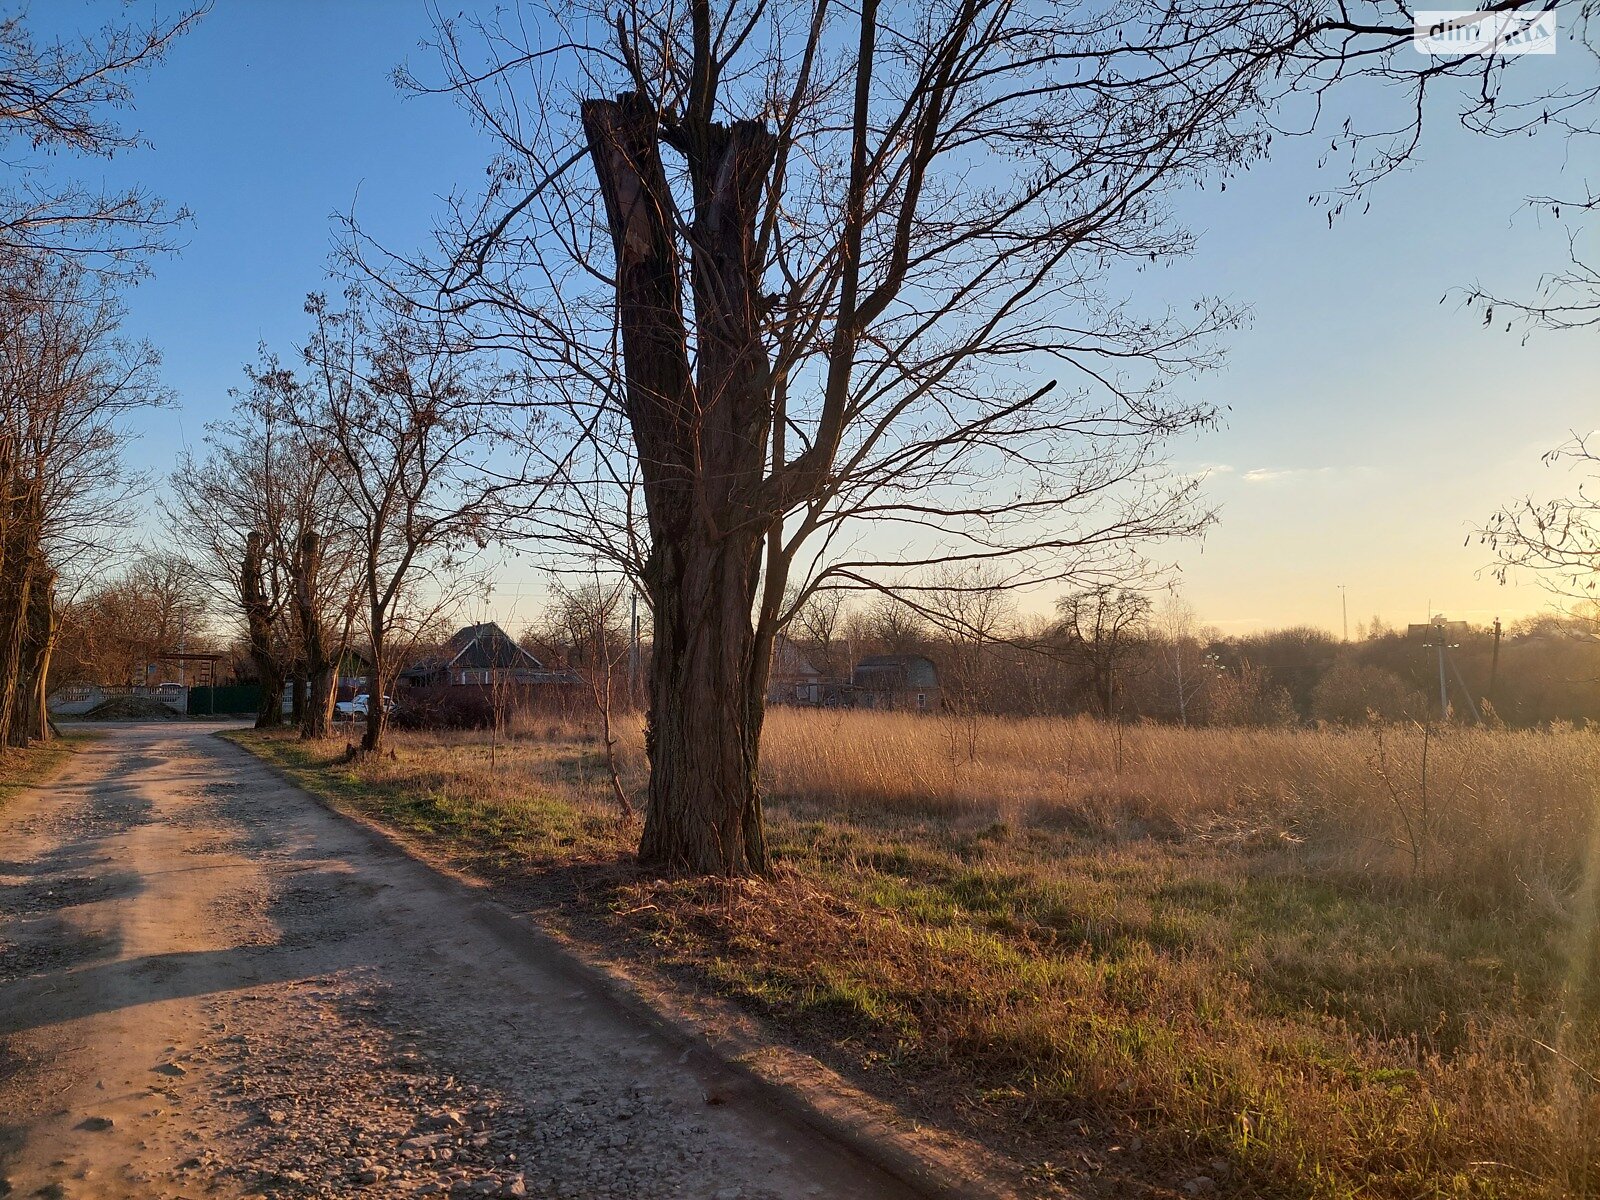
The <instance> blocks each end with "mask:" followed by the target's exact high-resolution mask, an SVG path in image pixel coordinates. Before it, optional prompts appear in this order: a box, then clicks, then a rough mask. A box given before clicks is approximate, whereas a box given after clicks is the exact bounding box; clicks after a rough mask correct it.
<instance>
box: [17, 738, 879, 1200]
mask: <svg viewBox="0 0 1600 1200" xmlns="http://www.w3.org/2000/svg"><path fill="white" fill-rule="evenodd" d="M103 733H104V736H103V737H102V738H101V739H99V740H98V741H96V742H95V743H93V744H92V745H91V746H90V747H89V748H87V749H85V750H84V751H82V752H81V753H79V754H78V755H77V756H76V758H75V759H74V760H73V761H72V763H71V764H70V765H69V766H68V768H67V770H66V772H65V773H64V774H63V775H62V776H60V777H59V778H58V779H57V780H56V782H54V783H53V784H52V785H50V786H49V787H46V788H44V789H40V790H38V791H36V792H34V793H31V794H29V795H26V796H24V797H21V798H19V799H18V800H17V801H15V802H14V803H13V804H12V805H11V807H10V808H9V810H8V811H6V812H5V813H3V814H0V1196H4V1195H11V1196H16V1197H23V1196H29V1197H31V1196H35V1195H41V1196H54V1197H107V1198H110V1197H117V1198H119V1200H120V1198H123V1197H126V1198H129V1200H137V1198H146V1197H182V1196H193V1197H199V1196H240V1195H244V1196H249V1195H255V1196H262V1197H279V1196H283V1197H288V1196H345V1195H366V1196H372V1195H379V1196H408V1195H439V1194H451V1193H454V1194H466V1195H485V1196H521V1195H528V1196H561V1197H612V1196H614V1197H655V1196H663V1197H665V1196H685V1197H697V1198H699V1197H705V1198H710V1197H722V1198H726V1200H735V1198H742V1200H759V1198H769V1197H771V1198H776V1197H801V1196H898V1195H901V1193H900V1192H899V1191H898V1190H897V1189H895V1188H893V1187H892V1185H890V1184H889V1183H888V1182H887V1181H886V1180H884V1179H882V1178H880V1177H877V1176H876V1175H873V1174H872V1173H871V1172H870V1171H869V1170H868V1169H867V1168H865V1167H863V1166H861V1165H860V1164H859V1163H858V1162H856V1161H855V1160H853V1159H850V1158H848V1157H846V1156H845V1155H844V1154H843V1153H842V1152H839V1151H837V1150H835V1149H834V1148H833V1147H832V1146H830V1145H829V1144H828V1143H825V1142H823V1141H821V1140H818V1139H817V1138H815V1137H813V1136H812V1135H810V1134H808V1133H806V1132H803V1131H801V1130H800V1129H799V1128H797V1127H795V1126H794V1125H792V1124H791V1123H789V1122H788V1121H786V1120H785V1119H784V1118H783V1117H781V1116H779V1115H777V1114H774V1113H771V1112H769V1111H767V1110H765V1109H763V1108H761V1107H760V1106H759V1105H758V1104H757V1103H756V1102H755V1101H754V1100H751V1099H748V1098H743V1097H741V1096H740V1094H739V1093H738V1092H736V1091H735V1092H732V1093H728V1096H729V1098H728V1099H727V1100H726V1101H725V1102H724V1101H723V1095H724V1093H722V1092H721V1091H719V1090H718V1084H717V1083H716V1081H715V1080H709V1079H707V1078H704V1077H702V1076H700V1075H698V1074H697V1073H696V1072H695V1070H694V1068H693V1067H692V1066H691V1065H690V1064H689V1063H688V1062H687V1056H686V1055H684V1054H683V1053H682V1052H681V1051H680V1050H679V1049H678V1048H676V1047H675V1046H674V1045H672V1044H671V1043H670V1042H668V1041H667V1040H666V1039H665V1038H663V1037H662V1036H661V1035H660V1034H658V1033H656V1032H654V1031H653V1030H651V1029H650V1028H647V1027H643V1026H641V1025H640V1024H638V1023H637V1022H635V1021H632V1020H630V1018H629V1017H628V1016H626V1015H625V1014H623V1013H622V1012H621V1011H620V1010H618V1009H617V1008H616V1007H614V1006H613V1005H611V1004H610V1003H608V1002H607V1001H605V1000H604V999H603V998H602V997H601V996H599V995H597V994H593V993H591V992H589V991H588V990H586V989H585V988H583V987H582V986H581V985H579V984H575V983H574V982H573V979H572V977H571V976H570V975H569V974H567V973H565V972H564V971H562V970H561V969H560V968H559V967H558V966H557V965H556V964H553V963H550V962H548V961H541V959H540V954H539V951H538V948H537V943H536V942H535V941H533V940H532V939H526V940H524V939H516V938H513V937H512V936H511V935H509V934H504V933H502V932H499V931H496V930H493V929H491V928H489V927H488V925H486V924H484V923H483V922H481V921H480V920H479V919H477V918H475V917H474V916H473V915H472V913H471V910H470V906H469V907H467V909H466V910H465V911H464V908H463V905H462V902H461V899H460V896H459V894H458V893H457V892H456V891H455V890H454V889H452V888H451V887H450V886H448V885H447V884H446V883H445V882H444V881H442V880H440V879H439V878H438V877H437V876H435V875H434V874H433V873H432V872H431V871H429V870H428V869H427V868H426V867H423V866H422V865H420V864H417V863H414V862H412V861H410V860H406V859H403V858H401V857H399V856H395V855H391V854H386V853H383V852H382V851H381V850H380V849H378V848H377V847H375V846H373V844H372V843H371V841H370V840H369V839H368V838H367V837H366V836H365V835H364V834H363V833H362V832H361V831H359V830H357V829H355V828H354V827H351V826H349V825H347V824H346V823H344V822H343V821H341V820H340V819H339V818H337V817H335V816H333V815H332V814H329V813H328V812H326V811H325V810H323V809H321V808H320V807H318V806H317V805H316V804H315V802H313V801H312V800H311V799H310V798H309V797H307V796H306V795H305V794H304V793H302V792H300V791H298V790H297V789H295V788H293V787H291V786H289V785H288V784H286V783H284V782H282V781H280V780H279V779H278V777H277V776H275V775H273V774H272V773H271V772H270V771H268V770H267V769H266V768H265V767H263V766H262V765H261V764H259V763H257V762H256V761H255V760H254V759H253V758H251V757H250V756H249V755H248V754H246V753H245V752H244V751H242V750H239V749H238V748H237V747H234V746H232V745H230V744H228V743H227V742H224V741H221V740H220V739H217V738H215V737H212V736H211V735H210V733H211V731H210V730H209V729H206V728H199V727H190V726H186V725H180V724H161V725H136V726H122V727H107V728H106V729H105V730H104V731H103Z"/></svg>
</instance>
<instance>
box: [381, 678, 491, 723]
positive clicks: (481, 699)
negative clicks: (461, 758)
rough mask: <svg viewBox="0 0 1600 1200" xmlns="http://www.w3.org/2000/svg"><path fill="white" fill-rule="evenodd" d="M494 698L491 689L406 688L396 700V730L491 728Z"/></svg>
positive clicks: (391, 719) (393, 715) (392, 715)
mask: <svg viewBox="0 0 1600 1200" xmlns="http://www.w3.org/2000/svg"><path fill="white" fill-rule="evenodd" d="M494 701H495V697H494V693H493V692H491V691H490V690H489V689H488V688H478V687H428V688H406V689H405V690H403V691H401V692H400V694H399V695H397V696H396V697H395V704H394V712H392V713H390V714H389V723H390V724H391V725H393V726H394V727H395V728H396V729H491V728H493V727H494V723H495V720H494V718H495V704H494Z"/></svg>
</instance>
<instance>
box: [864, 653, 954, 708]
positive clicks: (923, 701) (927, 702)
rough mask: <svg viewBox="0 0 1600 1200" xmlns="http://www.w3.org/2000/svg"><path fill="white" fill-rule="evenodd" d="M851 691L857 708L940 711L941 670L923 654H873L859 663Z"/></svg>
mask: <svg viewBox="0 0 1600 1200" xmlns="http://www.w3.org/2000/svg"><path fill="white" fill-rule="evenodd" d="M850 691H851V698H852V700H853V701H854V704H855V706H856V707H857V708H879V709H888V710H891V711H900V712H937V711H938V709H939V669H938V668H937V667H935V666H934V665H933V660H932V659H931V658H924V657H923V656H922V655H920V654H873V655H869V656H868V657H866V658H863V659H862V660H861V661H860V662H858V663H856V665H855V669H854V670H853V671H852V672H851V675H850Z"/></svg>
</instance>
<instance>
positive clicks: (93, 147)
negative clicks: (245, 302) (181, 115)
mask: <svg viewBox="0 0 1600 1200" xmlns="http://www.w3.org/2000/svg"><path fill="white" fill-rule="evenodd" d="M205 7H206V6H196V7H191V8H188V9H186V10H183V11H180V12H179V14H178V15H177V16H176V17H173V18H170V19H166V20H161V19H152V20H151V21H150V22H149V23H148V24H144V25H134V24H126V25H116V24H113V25H108V26H107V27H106V28H104V29H103V30H101V31H100V33H99V35H98V36H96V37H93V38H82V39H78V40H66V39H57V40H53V41H40V40H39V39H38V38H36V37H35V36H34V34H33V32H32V31H31V30H30V29H29V28H28V22H27V19H26V16H25V15H22V14H16V13H13V14H10V15H7V16H5V17H3V18H0V145H4V146H5V150H6V153H5V160H6V164H7V168H8V171H7V174H8V176H9V178H8V179H7V180H6V181H5V183H4V185H3V186H0V250H3V251H5V252H7V253H17V252H23V253H28V254H34V255H38V254H45V255H49V256H59V255H67V256H70V257H72V258H74V259H76V260H78V261H79V262H80V263H81V264H83V265H85V266H88V267H91V268H93V269H95V270H98V271H102V272H112V273H122V272H128V271H131V272H134V273H137V272H139V271H141V270H142V269H143V267H144V264H145V261H146V260H147V259H148V256H149V255H150V254H151V253H152V252H155V251H159V250H165V249H168V248H170V247H171V244H172V235H173V232H174V226H176V225H177V224H178V223H180V222H181V221H183V220H184V219H185V218H186V217H187V215H188V214H187V213H186V212H185V211H182V210H180V211H177V212H171V211H168V210H167V209H166V208H164V207H163V205H162V204H161V202H160V201H158V200H156V199H155V198H154V197H152V196H151V195H150V194H149V193H147V192H145V191H143V190H142V189H138V188H134V189H130V190H128V191H124V192H102V191H97V190H95V189H93V188H92V187H89V186H87V185H84V184H80V183H71V182H68V183H61V182H59V181H56V180H53V179H51V178H50V177H49V176H48V174H47V171H46V165H47V163H48V162H49V161H50V157H51V156H52V155H55V154H57V153H58V152H60V151H63V150H65V151H70V152H74V153H77V154H80V155H89V156H96V157H105V158H109V157H110V156H111V155H113V154H115V153H117V152H118V151H122V150H127V149H130V148H132V147H134V146H137V145H139V144H140V138H139V135H138V134H137V133H136V132H133V131H130V130H127V129H124V128H122V127H121V126H120V125H119V124H117V122H116V121H115V120H114V119H112V115H113V114H114V113H116V112H117V111H118V110H120V109H124V108H127V107H128V106H129V105H130V104H131V103H132V100H133V82H134V80H135V79H136V78H137V76H138V75H139V74H140V73H141V72H143V71H145V70H147V69H149V68H150V67H151V66H153V65H155V64H156V63H157V62H159V61H160V59H161V58H162V57H163V56H164V55H165V54H166V52H167V51H168V50H169V49H170V48H171V46H172V44H173V43H174V42H175V41H176V40H177V39H178V38H179V37H181V36H182V35H183V34H184V33H186V32H188V31H189V30H190V29H191V28H193V26H194V25H195V23H196V22H197V21H198V20H199V19H200V17H201V15H202V14H203V13H204V11H205Z"/></svg>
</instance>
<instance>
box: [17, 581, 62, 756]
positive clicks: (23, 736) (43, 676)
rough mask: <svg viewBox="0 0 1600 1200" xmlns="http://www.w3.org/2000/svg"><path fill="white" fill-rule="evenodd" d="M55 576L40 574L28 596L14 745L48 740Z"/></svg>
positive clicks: (53, 638)
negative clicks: (20, 689)
mask: <svg viewBox="0 0 1600 1200" xmlns="http://www.w3.org/2000/svg"><path fill="white" fill-rule="evenodd" d="M55 602H56V573H55V572H54V571H53V570H50V569H49V568H46V569H45V570H43V571H42V572H40V575H39V578H38V579H36V580H35V581H34V584H33V587H32V589H31V590H30V592H29V595H28V619H27V628H26V638H25V641H24V644H23V650H22V671H21V676H20V684H21V688H22V693H21V695H20V696H19V697H18V708H17V718H16V719H17V731H18V736H17V739H16V740H17V744H18V745H24V746H25V745H27V744H28V743H29V742H30V741H36V742H47V741H49V740H50V711H49V688H50V656H51V654H52V653H53V652H54V650H55V641H56V619H55Z"/></svg>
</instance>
